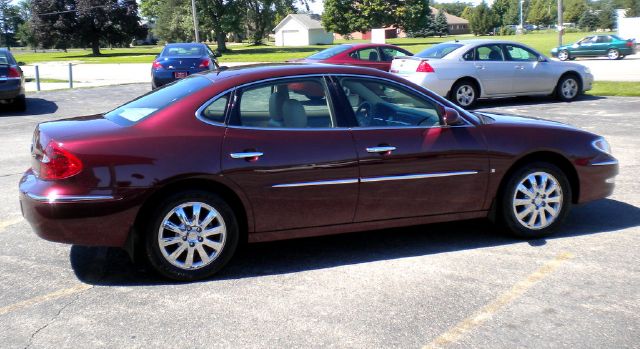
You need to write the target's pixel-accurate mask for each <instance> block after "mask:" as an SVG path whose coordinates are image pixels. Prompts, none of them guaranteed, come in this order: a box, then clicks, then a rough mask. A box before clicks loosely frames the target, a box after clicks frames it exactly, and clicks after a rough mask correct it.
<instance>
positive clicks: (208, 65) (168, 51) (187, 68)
mask: <svg viewBox="0 0 640 349" xmlns="http://www.w3.org/2000/svg"><path fill="white" fill-rule="evenodd" d="M218 56H220V54H219V53H217V52H214V51H211V49H210V48H209V46H207V45H205V44H199V43H174V44H167V46H165V47H164V49H163V50H162V52H160V54H159V55H158V57H157V58H156V60H155V61H153V64H152V66H151V87H152V88H158V87H160V86H162V85H166V84H168V83H170V82H173V81H175V80H177V79H182V78H186V77H187V76H189V75H191V74H195V73H199V72H201V71H206V70H214V69H218V68H219V66H218V61H217V60H216V57H218Z"/></svg>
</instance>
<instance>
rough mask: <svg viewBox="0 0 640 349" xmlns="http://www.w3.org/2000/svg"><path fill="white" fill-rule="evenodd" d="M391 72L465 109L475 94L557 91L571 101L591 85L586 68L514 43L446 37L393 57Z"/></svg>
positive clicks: (519, 94) (528, 93)
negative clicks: (433, 43)
mask: <svg viewBox="0 0 640 349" xmlns="http://www.w3.org/2000/svg"><path fill="white" fill-rule="evenodd" d="M390 72H391V73H394V74H397V75H399V76H402V77H404V78H406V79H408V80H410V81H412V82H414V83H416V84H418V85H421V86H424V87H426V88H428V89H430V90H432V91H434V92H435V93H438V94H439V95H441V96H444V97H446V98H449V99H450V100H451V101H453V102H454V103H456V104H458V105H460V106H461V107H464V108H469V107H471V106H473V104H474V103H475V102H476V101H477V100H478V98H495V97H511V96H523V95H526V96H532V95H556V96H557V97H558V98H559V99H560V100H563V101H572V100H574V99H576V98H577V97H578V96H579V95H580V94H582V93H583V92H584V91H587V90H590V89H591V84H592V83H593V75H591V72H590V71H589V68H587V67H585V66H582V65H579V64H575V63H568V62H557V61H552V60H550V59H548V58H547V57H545V56H544V55H543V54H541V53H539V52H537V51H536V50H534V49H532V48H530V47H528V46H525V45H523V44H520V43H517V42H510V41H500V40H464V41H457V40H456V41H449V42H444V43H441V44H438V45H434V46H431V47H429V48H427V49H426V50H424V51H422V52H420V53H418V54H416V55H415V56H411V57H401V58H396V59H394V60H393V62H392V64H391V70H390Z"/></svg>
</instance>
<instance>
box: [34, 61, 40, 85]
mask: <svg viewBox="0 0 640 349" xmlns="http://www.w3.org/2000/svg"><path fill="white" fill-rule="evenodd" d="M35 68H36V91H40V69H39V67H38V65H37V64H36V65H35Z"/></svg>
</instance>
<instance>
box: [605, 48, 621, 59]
mask: <svg viewBox="0 0 640 349" xmlns="http://www.w3.org/2000/svg"><path fill="white" fill-rule="evenodd" d="M607 58H609V59H612V60H614V59H620V51H619V50H618V49H617V48H610V49H609V50H607Z"/></svg>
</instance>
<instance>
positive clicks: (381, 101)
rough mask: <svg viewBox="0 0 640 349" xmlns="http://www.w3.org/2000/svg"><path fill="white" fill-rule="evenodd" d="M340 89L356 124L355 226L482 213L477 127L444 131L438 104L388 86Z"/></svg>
mask: <svg viewBox="0 0 640 349" xmlns="http://www.w3.org/2000/svg"><path fill="white" fill-rule="evenodd" d="M339 82H340V86H341V90H342V91H344V94H345V95H346V99H347V100H348V101H349V103H350V105H351V107H352V108H353V110H354V113H355V118H356V120H357V123H358V127H354V128H353V137H354V139H355V146H356V151H357V152H358V158H359V163H360V196H359V200H358V209H357V212H356V217H355V220H356V221H359V222H362V221H373V220H383V219H393V218H403V217H416V216H425V215H433V214H442V213H453V212H468V211H477V210H481V209H482V204H483V201H484V200H479V198H484V195H485V190H486V187H487V179H488V171H487V169H488V168H487V167H488V158H487V154H486V145H485V143H484V141H483V139H482V137H481V135H480V131H479V130H478V129H477V127H476V126H474V125H472V124H470V123H467V122H465V123H463V124H461V125H459V126H454V127H443V126H442V125H441V118H440V115H441V112H442V107H441V106H440V105H439V104H437V103H436V102H435V101H433V100H431V99H430V98H428V97H426V96H423V95H421V94H419V93H417V92H415V91H412V90H409V89H406V88H405V87H402V86H400V85H398V84H395V83H392V82H389V81H384V80H379V79H375V78H360V77H357V78H356V77H354V78H351V77H344V78H341V79H340V80H339Z"/></svg>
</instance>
